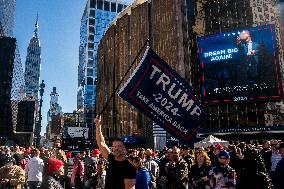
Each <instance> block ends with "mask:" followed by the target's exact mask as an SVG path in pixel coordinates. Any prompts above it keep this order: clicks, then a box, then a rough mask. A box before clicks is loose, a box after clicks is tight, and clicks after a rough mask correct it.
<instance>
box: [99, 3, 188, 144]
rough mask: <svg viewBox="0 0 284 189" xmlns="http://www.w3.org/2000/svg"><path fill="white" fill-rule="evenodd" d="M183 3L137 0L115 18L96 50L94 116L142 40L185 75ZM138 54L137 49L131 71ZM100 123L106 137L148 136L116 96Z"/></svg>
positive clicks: (139, 117)
mask: <svg viewBox="0 0 284 189" xmlns="http://www.w3.org/2000/svg"><path fill="white" fill-rule="evenodd" d="M188 3H189V1H186V0H184V1H180V0H152V1H151V2H147V1H141V0H140V1H135V2H134V3H133V4H132V5H131V6H129V7H128V8H127V9H126V10H124V11H123V12H122V13H121V14H119V15H118V17H117V20H116V21H115V22H113V24H112V25H111V26H110V27H109V29H108V30H107V31H106V34H105V36H104V37H103V38H102V40H101V43H100V46H99V56H98V82H97V83H98V85H97V106H96V107H97V112H101V111H102V110H103V109H104V108H105V107H104V106H105V104H106V102H107V101H108V99H109V98H110V97H111V95H112V94H113V92H114V89H115V88H116V87H117V85H118V83H119V82H120V81H121V79H122V78H123V76H124V74H125V73H126V71H127V70H128V68H129V66H130V65H131V64H132V61H133V60H134V58H135V57H136V56H137V55H138V52H139V51H140V50H141V48H142V47H143V45H144V44H145V42H146V40H147V39H150V42H149V45H150V46H151V47H152V49H154V50H155V51H156V52H157V54H158V55H159V56H160V57H161V58H162V59H164V60H165V61H166V62H167V63H168V64H169V65H170V66H171V67H173V68H174V69H175V70H176V71H177V72H178V73H179V74H180V75H181V76H183V77H185V74H186V68H187V64H189V62H188V51H187V50H186V48H187V47H188V44H187V42H188V36H189V35H188V33H189V28H188V17H189V16H190V15H188V12H187V5H188ZM184 44H185V45H184ZM142 56H143V51H142V54H140V55H139V57H138V59H137V61H136V62H135V64H134V65H133V67H132V68H131V71H133V69H134V68H135V66H136V65H137V64H138V63H139V61H140V60H141V58H142ZM128 75H129V73H128ZM126 79H127V78H126ZM125 81H126V80H124V82H125ZM102 121H103V124H102V125H103V126H104V128H103V131H104V133H105V136H106V138H113V137H122V136H127V135H131V136H148V137H150V136H151V135H152V133H151V132H153V129H150V128H149V127H152V124H151V123H150V122H151V121H150V120H149V119H148V118H146V117H145V116H144V115H143V114H142V113H141V112H139V111H137V110H136V109H135V108H134V107H132V106H131V105H129V104H128V103H127V102H125V101H124V100H122V99H121V98H119V97H117V95H114V97H113V98H112V99H111V101H110V103H109V105H108V106H107V107H106V109H105V111H104V112H103V114H102ZM155 130H156V129H155ZM147 140H148V139H147ZM147 140H146V141H147Z"/></svg>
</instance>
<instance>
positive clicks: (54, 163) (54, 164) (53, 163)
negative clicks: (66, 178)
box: [48, 158, 64, 173]
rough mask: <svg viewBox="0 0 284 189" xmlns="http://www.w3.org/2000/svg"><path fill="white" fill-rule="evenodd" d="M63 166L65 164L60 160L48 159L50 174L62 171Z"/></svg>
mask: <svg viewBox="0 0 284 189" xmlns="http://www.w3.org/2000/svg"><path fill="white" fill-rule="evenodd" d="M63 165H64V164H63V162H62V161H60V160H58V159H55V158H49V159H48V171H49V172H50V173H54V172H55V171H57V170H58V169H60V168H61V167H62V166H63Z"/></svg>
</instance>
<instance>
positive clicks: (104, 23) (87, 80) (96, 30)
mask: <svg viewBox="0 0 284 189" xmlns="http://www.w3.org/2000/svg"><path fill="white" fill-rule="evenodd" d="M126 6H127V4H126V3H125V2H123V1H118V0H88V1H87V4H86V7H85V10H84V13H83V16H82V19H81V28H80V46H79V66H78V91H77V109H78V110H80V111H81V112H85V113H91V114H92V113H94V110H95V104H96V82H97V62H98V60H97V53H98V52H97V51H98V46H99V43H100V40H101V38H102V36H103V35H104V32H105V30H106V29H107V28H108V26H109V24H110V23H111V22H112V21H113V19H114V18H115V17H116V15H117V13H119V12H121V11H122V10H123V9H124V8H125V7H126ZM91 114H89V117H88V115H87V117H86V118H85V121H86V122H88V120H89V121H90V120H91V118H92V115H91Z"/></svg>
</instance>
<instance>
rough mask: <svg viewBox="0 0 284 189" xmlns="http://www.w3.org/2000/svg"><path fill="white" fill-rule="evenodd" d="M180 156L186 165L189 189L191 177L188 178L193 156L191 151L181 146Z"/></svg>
mask: <svg viewBox="0 0 284 189" xmlns="http://www.w3.org/2000/svg"><path fill="white" fill-rule="evenodd" d="M181 156H182V158H183V159H184V160H185V161H186V163H187V165H188V177H189V188H190V187H191V185H192V177H191V176H190V172H191V167H192V165H193V162H194V155H193V154H192V151H191V150H190V149H189V147H188V146H186V145H183V146H182V147H181Z"/></svg>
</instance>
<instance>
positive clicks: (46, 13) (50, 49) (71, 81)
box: [14, 0, 132, 134]
mask: <svg viewBox="0 0 284 189" xmlns="http://www.w3.org/2000/svg"><path fill="white" fill-rule="evenodd" d="M86 2H87V0H16V14H15V27H14V35H15V37H16V38H17V43H18V46H19V50H20V55H21V60H22V64H23V67H24V64H25V60H26V54H27V47H28V44H29V41H30V39H31V38H32V36H33V33H34V28H35V27H34V25H35V20H36V14H37V12H38V14H39V37H40V41H41V47H42V54H41V57H42V62H41V63H42V64H41V74H40V77H41V79H43V80H44V81H45V84H46V87H45V92H44V97H43V107H42V116H43V120H42V126H43V127H42V132H41V133H42V134H43V133H44V132H45V128H46V125H47V120H46V114H47V111H48V109H49V101H50V96H49V95H50V93H51V91H52V87H56V88H57V92H58V93H59V95H60V96H59V104H60V105H61V106H62V109H63V112H73V110H75V109H76V106H77V105H76V104H77V85H78V82H77V79H78V76H77V66H78V64H79V51H78V49H79V40H80V24H81V17H82V14H83V10H84V8H85V4H86ZM127 2H132V0H127Z"/></svg>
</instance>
